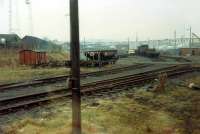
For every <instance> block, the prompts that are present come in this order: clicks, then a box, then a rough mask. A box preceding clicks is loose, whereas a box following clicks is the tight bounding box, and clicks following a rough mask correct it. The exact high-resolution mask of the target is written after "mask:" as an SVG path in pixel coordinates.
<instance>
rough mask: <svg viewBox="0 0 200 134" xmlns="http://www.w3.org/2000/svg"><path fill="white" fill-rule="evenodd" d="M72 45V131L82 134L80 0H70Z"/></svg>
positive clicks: (75, 133)
mask: <svg viewBox="0 0 200 134" xmlns="http://www.w3.org/2000/svg"><path fill="white" fill-rule="evenodd" d="M70 47H71V49H70V53H71V73H72V78H71V86H72V133H73V134H81V93H80V41H79V15H78V0H70Z"/></svg>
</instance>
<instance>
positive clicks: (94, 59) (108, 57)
mask: <svg viewBox="0 0 200 134" xmlns="http://www.w3.org/2000/svg"><path fill="white" fill-rule="evenodd" d="M85 56H86V57H87V61H88V62H90V63H91V64H92V65H99V66H101V65H106V64H115V62H116V61H117V60H118V55H117V50H98V51H86V52H85Z"/></svg>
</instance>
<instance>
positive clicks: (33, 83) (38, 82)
mask: <svg viewBox="0 0 200 134" xmlns="http://www.w3.org/2000/svg"><path fill="white" fill-rule="evenodd" d="M152 65H153V64H136V65H131V66H126V67H121V68H114V69H109V70H103V71H97V72H90V73H83V74H81V77H82V78H84V77H92V76H101V75H108V74H117V73H119V72H122V71H127V70H132V69H138V68H145V67H148V66H152ZM69 77H70V75H63V76H57V77H50V78H44V79H36V80H33V81H31V82H16V83H10V84H3V85H0V91H3V90H11V89H16V88H22V87H29V86H40V85H43V84H49V83H51V84H52V83H56V82H60V81H65V80H66V79H67V78H69Z"/></svg>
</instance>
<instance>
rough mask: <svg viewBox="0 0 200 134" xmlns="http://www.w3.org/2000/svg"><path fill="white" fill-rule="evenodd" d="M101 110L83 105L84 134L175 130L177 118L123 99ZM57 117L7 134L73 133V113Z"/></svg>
mask: <svg viewBox="0 0 200 134" xmlns="http://www.w3.org/2000/svg"><path fill="white" fill-rule="evenodd" d="M97 103H99V105H98V106H97V107H93V106H89V105H87V104H86V105H87V106H86V105H85V104H84V103H83V105H82V122H83V133H84V134H132V133H134V134H146V133H152V134H161V133H165V132H166V131H168V130H172V129H173V128H174V119H173V118H171V117H170V115H168V114H166V113H165V112H163V111H154V110H151V109H150V108H149V107H148V106H143V105H140V104H138V103H137V102H136V101H134V100H132V99H129V98H126V97H122V98H121V99H117V100H115V101H114V102H113V101H112V100H100V101H98V102H97ZM55 109H57V112H56V113H55V114H54V115H51V116H48V115H42V116H41V118H36V119H32V118H27V119H24V120H21V121H17V122H15V123H13V124H12V125H10V126H8V127H6V128H4V130H5V133H6V134H27V133H29V134H32V133H33V134H64V133H69V134H70V133H71V111H70V110H69V109H70V107H69V108H68V110H66V108H65V107H57V108H55Z"/></svg>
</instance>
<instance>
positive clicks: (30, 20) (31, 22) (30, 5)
mask: <svg viewBox="0 0 200 134" xmlns="http://www.w3.org/2000/svg"><path fill="white" fill-rule="evenodd" d="M25 3H26V5H27V6H28V10H29V14H28V17H29V32H30V33H29V34H30V35H33V16H32V3H31V0H26V1H25Z"/></svg>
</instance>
